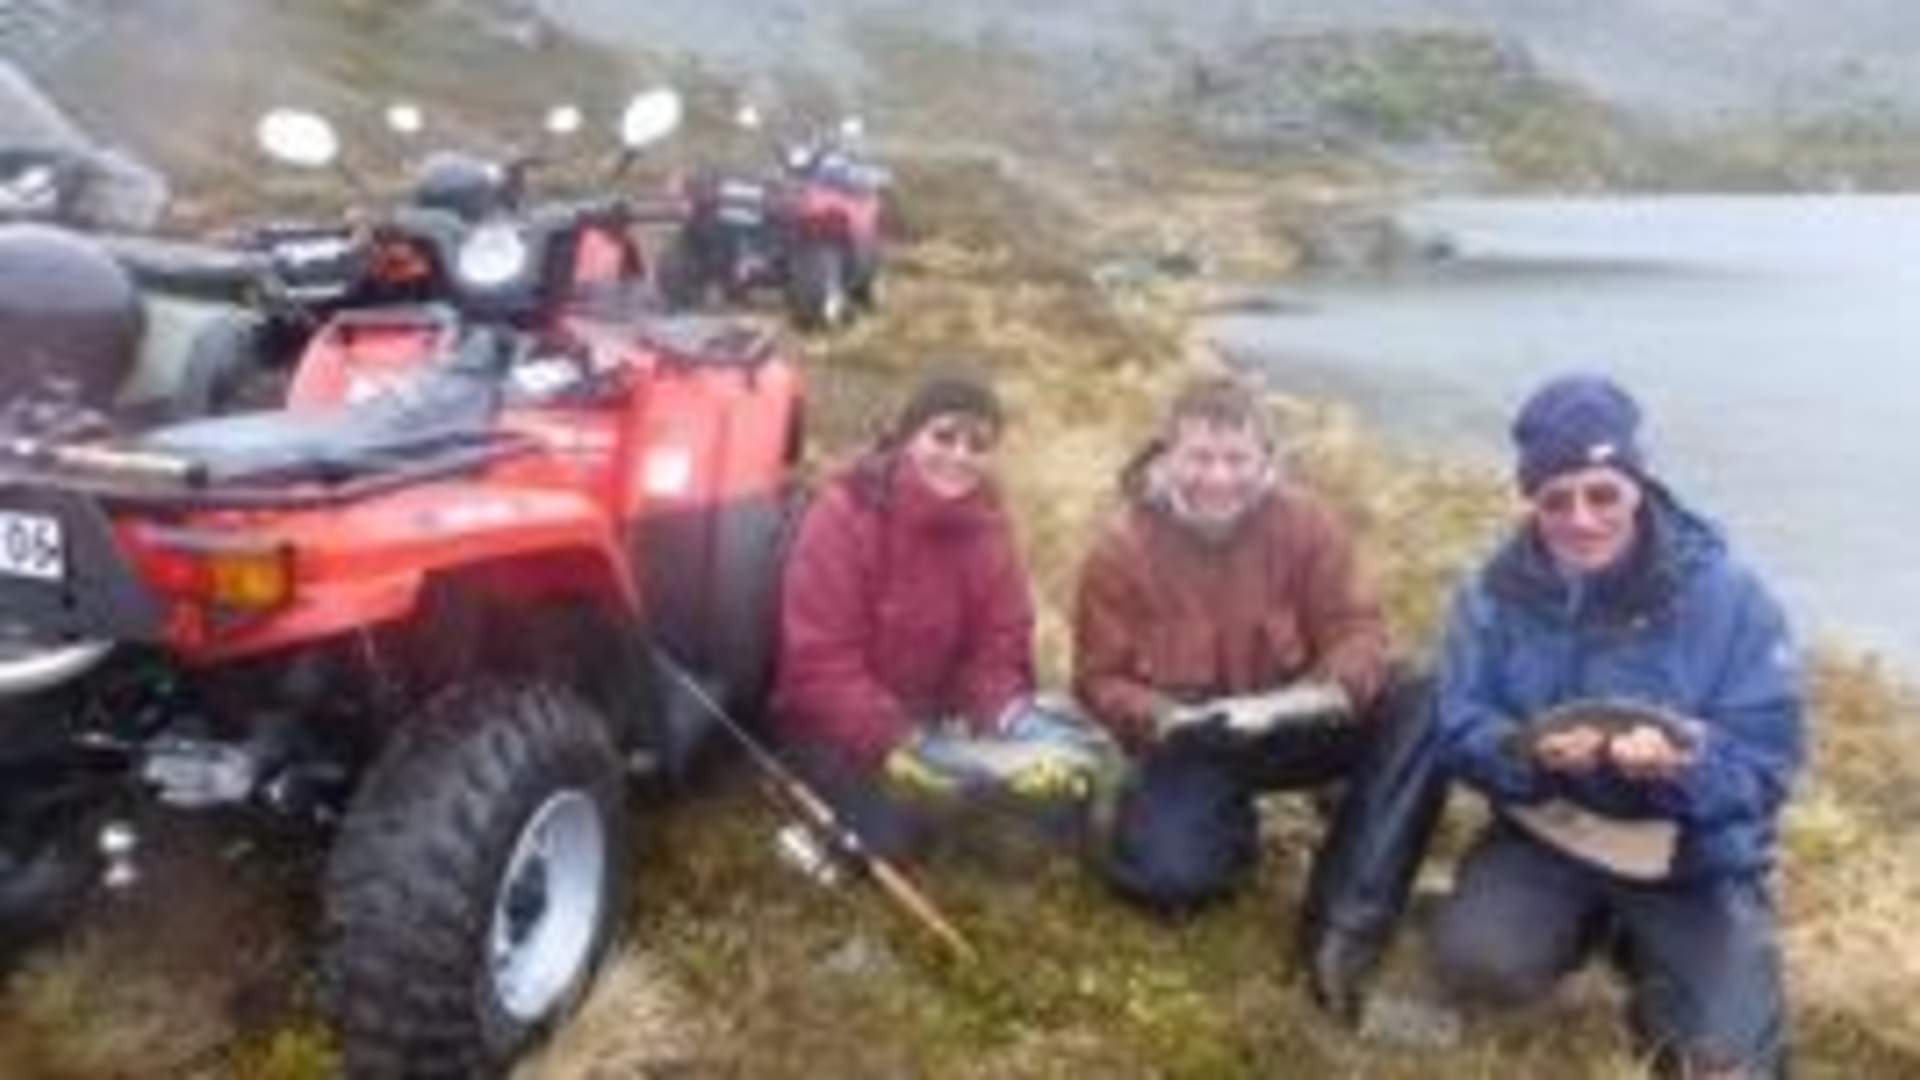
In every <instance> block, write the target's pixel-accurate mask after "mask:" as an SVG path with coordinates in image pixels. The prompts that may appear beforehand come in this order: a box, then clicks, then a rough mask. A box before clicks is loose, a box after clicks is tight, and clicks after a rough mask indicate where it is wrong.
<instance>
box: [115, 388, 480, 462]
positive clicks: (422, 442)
mask: <svg viewBox="0 0 1920 1080" xmlns="http://www.w3.org/2000/svg"><path fill="white" fill-rule="evenodd" d="M499 406H500V384H499V380H498V378H497V377H493V376H491V375H489V374H487V373H485V372H479V371H474V370H471V369H468V368H464V367H459V366H440V367H435V368H432V369H429V370H426V371H423V372H421V373H420V375H419V376H418V377H417V378H414V379H410V380H407V381H405V382H403V383H400V384H398V385H396V386H394V387H393V388H392V389H390V390H388V391H386V392H384V393H382V394H381V395H380V396H378V397H375V398H371V399H369V400H367V401H364V402H360V403H358V404H353V405H344V406H338V407H333V408H326V409H312V410H305V411H299V412H292V411H276V412H263V413H247V414H242V415H238V416H230V417H221V418H217V419H212V420H196V421H192V422H189V423H185V424H176V425H173V426H170V427H163V428H159V429H156V430H154V431H151V432H148V433H147V434H145V435H143V436H142V437H141V438H140V439H139V440H138V441H137V442H136V443H135V444H134V446H133V449H136V450H147V451H156V452H159V453H162V454H166V455H171V456H174V457H181V458H185V459H187V460H188V461H190V462H192V463H193V464H194V465H196V466H198V470H199V473H200V475H202V476H204V477H205V482H206V483H207V484H209V485H214V486H218V485H221V484H233V483H240V482H249V481H252V482H260V481H268V480H283V481H291V482H300V481H319V482H324V483H337V482H342V481H345V480H349V479H352V478H355V477H360V476H366V475H369V474H372V473H378V472H384V471H387V470H390V469H394V468H398V467H401V466H416V465H419V464H421V463H422V461H423V460H429V459H431V458H432V457H433V456H434V455H435V454H437V453H440V452H445V451H449V450H455V449H467V448H471V447H473V446H475V445H478V444H481V443H484V442H486V441H488V440H489V439H490V438H492V437H493V435H494V432H495V428H494V427H493V424H492V420H493V417H494V414H495V413H496V412H497V411H498V409H499Z"/></svg>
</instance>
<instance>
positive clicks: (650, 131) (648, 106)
mask: <svg viewBox="0 0 1920 1080" xmlns="http://www.w3.org/2000/svg"><path fill="white" fill-rule="evenodd" d="M681 110H682V106H681V102H680V95H679V93H677V92H676V91H674V90H673V89H671V88H669V87H662V88H660V89H658V90H649V91H647V92H646V93H644V94H640V95H638V96H636V97H635V98H634V99H633V100H632V101H631V102H628V103H627V111H626V113H625V114H624V115H622V116H621V117H620V142H621V143H622V144H623V145H625V146H626V148H627V149H629V150H638V149H639V148H641V147H643V146H646V145H647V144H648V143H654V142H659V141H660V140H661V139H664V138H666V137H667V136H668V135H671V134H672V133H673V131H674V129H675V128H678V127H679V126H680V116H681Z"/></svg>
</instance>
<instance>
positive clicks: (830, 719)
mask: <svg viewBox="0 0 1920 1080" xmlns="http://www.w3.org/2000/svg"><path fill="white" fill-rule="evenodd" d="M781 601H782V612H781V622H780V660H779V679H778V684H777V687H776V691H775V697H774V709H775V714H776V717H777V722H778V723H779V725H780V728H781V731H782V733H783V734H784V735H786V736H787V737H788V738H790V739H800V740H811V741H816V742H823V743H826V744H828V745H830V746H832V747H834V748H835V749H837V750H839V751H840V752H841V753H842V754H844V755H846V757H847V758H848V759H849V760H850V761H851V762H853V763H855V764H857V765H860V766H863V767H873V766H876V765H878V763H879V762H880V761H881V760H882V759H884V758H885V757H886V755H887V753H888V752H889V751H891V750H892V749H893V748H894V747H895V746H896V745H897V744H898V743H899V742H900V741H901V740H902V739H904V738H905V737H906V736H908V735H909V734H911V733H912V731H913V729H914V728H915V727H916V726H917V725H918V724H921V723H924V722H926V721H928V720H932V719H934V718H936V717H942V716H952V715H959V716H963V717H965V718H966V719H967V721H968V722H969V723H970V724H971V725H972V726H973V727H974V729H975V730H978V731H983V732H984V731H986V730H987V729H989V728H990V727H991V725H992V724H993V723H994V721H995V720H997V719H998V718H999V716H1000V714H1001V713H1002V711H1003V710H1005V709H1006V707H1007V706H1008V705H1010V704H1011V703H1012V702H1013V701H1014V700H1016V699H1017V698H1019V697H1021V696H1023V695H1025V694H1028V693H1031V692H1032V689H1033V607H1032V603H1031V602H1030V600H1029V599H1028V596H1027V581H1026V573H1025V570H1024V568H1023V567H1022V566H1021V563H1020V557H1019V553H1018V552H1017V550H1016V549H1015V547H1014V542H1013V530H1012V527H1011V525H1010V524H1009V522H1008V520H1007V518H1006V515H1005V514H1004V513H1003V512H1002V511H1001V509H1000V505H999V502H998V500H997V499H996V498H995V496H994V494H993V492H992V491H991V490H990V489H987V488H984V487H983V488H982V489H981V490H980V491H978V492H976V493H975V494H973V495H971V496H969V497H967V498H965V499H961V500H959V501H957V502H955V501H949V500H945V499H942V498H940V497H939V496H937V495H935V494H933V493H932V492H930V491H928V490H927V489H926V487H925V486H924V485H923V484H922V483H921V481H920V479H919V474H918V472H917V471H916V470H915V469H914V468H913V467H912V466H911V465H909V464H907V463H906V462H905V461H904V460H903V459H900V458H899V457H897V456H896V455H893V454H887V453H878V452H876V453H872V454H869V455H867V456H866V457H863V458H861V459H860V460H859V461H857V462H855V463H854V464H853V465H852V466H851V467H849V468H847V469H846V470H844V471H842V472H841V473H840V474H839V475H837V476H835V477H834V478H833V479H832V480H830V481H829V482H828V483H827V485H826V486H825V488H824V490H822V491H821V492H820V494H819V496H818V497H817V498H816V499H815V501H814V503H813V505H812V506H811V507H810V508H809V509H808V511H807V514H806V516H805V518H804V519H803V520H802V522H801V525H800V534H799V537H798V538H797V539H796V540H795V542H794V547H793V550H792V552H791V554H790V556H789V558H788V562H787V567H786V573H785V576H784V578H783V580H782V585H781Z"/></svg>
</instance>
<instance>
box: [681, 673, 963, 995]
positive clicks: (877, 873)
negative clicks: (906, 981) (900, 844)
mask: <svg viewBox="0 0 1920 1080" xmlns="http://www.w3.org/2000/svg"><path fill="white" fill-rule="evenodd" d="M653 651H654V654H655V659H656V661H657V662H658V663H659V665H660V668H661V670H663V671H665V672H666V673H667V674H668V675H670V676H672V677H673V680H674V681H675V682H677V683H679V684H680V686H681V687H682V688H683V689H684V690H686V691H687V693H688V694H690V695H692V697H693V699H694V701H696V702H698V703H699V705H700V707H701V708H703V709H705V710H706V711H707V713H708V714H709V715H711V716H712V717H713V718H714V719H715V720H716V721H718V722H719V724H720V726H721V727H723V728H725V729H726V730H727V732H728V734H730V735H732V736H733V738H734V741H736V742H738V743H739V744H740V745H741V747H743V748H744V749H745V750H746V752H747V757H748V758H750V759H751V760H752V761H753V763H754V764H755V765H756V766H757V767H759V769H760V771H761V772H762V773H764V774H765V775H766V777H767V779H768V780H769V781H771V782H772V784H773V786H774V788H775V790H776V791H778V792H779V794H780V795H781V796H782V797H783V798H785V799H786V801H787V802H788V803H790V804H791V805H792V806H793V807H794V809H796V810H797V811H798V812H799V813H800V815H801V816H802V817H804V818H805V819H806V820H807V824H808V825H809V826H811V827H812V828H814V829H816V830H818V831H819V832H820V833H822V834H823V835H824V836H825V837H826V839H827V841H828V842H829V843H830V844H831V845H832V846H833V848H834V849H835V850H836V851H838V852H840V853H842V854H843V855H845V856H846V857H847V858H848V860H850V861H851V862H852V863H853V864H854V865H855V866H858V867H860V868H861V869H863V870H865V871H866V872H867V873H868V874H869V875H871V876H872V877H873V879H874V880H875V881H876V882H878V883H879V884H880V888H881V890H882V891H884V892H885V893H886V894H887V895H888V896H889V897H891V898H892V899H893V901H894V902H895V903H897V904H899V905H900V906H901V907H902V908H905V909H906V911H907V914H909V915H911V916H913V918H914V921H916V922H918V923H919V924H920V925H922V926H924V927H926V928H927V929H928V930H930V931H932V932H933V935H934V936H935V937H937V938H939V939H940V941H941V943H942V944H943V945H945V946H946V947H947V949H948V950H949V951H950V952H951V953H952V954H953V955H954V956H955V957H956V958H957V959H959V960H961V961H964V962H966V963H972V962H973V961H975V960H977V959H979V953H978V952H976V951H975V950H974V947H973V945H972V943H971V942H969V941H968V940H967V939H966V936H965V935H963V934H961V933H960V931H959V930H958V929H957V928H956V927H955V926H954V925H953V923H952V922H951V921H949V920H948V919H947V917H946V916H945V915H943V914H941V912H940V909H939V907H938V906H936V905H935V904H934V902H933V900H932V899H931V898H929V897H928V896H927V894H925V893H923V892H921V891H920V889H919V887H918V886H916V885H915V884H914V883H913V881H912V880H911V879H910V878H908V877H907V875H906V873H905V872H904V871H902V870H901V869H900V868H899V867H898V866H895V865H894V864H893V862H892V861H891V860H889V859H887V858H886V857H885V856H883V855H880V854H879V853H877V852H875V851H872V850H871V849H869V848H868V847H867V845H866V843H865V842H864V841H863V840H861V838H860V834H859V833H858V832H856V831H854V830H853V829H852V828H850V827H848V826H847V825H846V823H844V822H842V821H841V820H840V815H839V814H837V813H835V812H834V809H833V807H832V805H830V804H829V803H828V802H827V801H826V800H825V799H823V798H821V797H820V795H819V793H818V792H816V791H814V790H813V788H812V787H811V786H809V785H808V784H807V782H806V781H804V780H802V779H801V778H800V777H799V776H798V775H796V774H795V773H794V771H793V770H792V769H791V768H789V767H788V766H787V764H786V762H784V761H781V760H780V758H779V757H777V756H775V755H774V753H773V751H771V750H769V749H767V747H766V746H765V745H764V744H763V743H761V741H760V740H759V739H758V738H756V737H755V736H754V734H753V733H752V732H751V731H749V730H747V727H746V725H744V724H742V723H741V722H740V721H738V720H736V719H734V718H733V716H732V715H731V714H729V713H728V712H727V710H726V709H725V708H723V707H722V706H721V705H720V703H719V702H717V701H715V700H714V699H713V695H711V694H709V693H708V692H707V689H706V687H704V686H701V685H700V681H699V680H698V679H696V678H694V677H693V675H692V674H691V673H689V672H688V671H687V670H686V669H685V668H684V667H682V666H680V664H679V662H678V661H676V660H674V659H673V658H672V657H670V656H668V655H667V654H666V653H665V652H664V651H663V650H661V649H658V648H656V649H654V650H653Z"/></svg>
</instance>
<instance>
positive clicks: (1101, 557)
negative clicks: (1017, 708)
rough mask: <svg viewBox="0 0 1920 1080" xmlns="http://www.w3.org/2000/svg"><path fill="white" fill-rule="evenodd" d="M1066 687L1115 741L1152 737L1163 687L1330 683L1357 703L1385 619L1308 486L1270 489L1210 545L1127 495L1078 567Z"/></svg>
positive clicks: (1381, 660) (1365, 699)
mask: <svg viewBox="0 0 1920 1080" xmlns="http://www.w3.org/2000/svg"><path fill="white" fill-rule="evenodd" d="M1073 623H1074V625H1073V637H1074V672H1073V686H1074V693H1075V694H1076V696H1078V697H1079V699H1080V700H1081V701H1082V702H1083V703H1084V704H1085V705H1086V706H1087V708H1089V709H1090V710H1092V712H1093V713H1094V715H1095V716H1097V717H1098V718H1099V719H1100V720H1101V722H1102V723H1104V724H1106V725H1107V726H1108V727H1109V728H1110V729H1112V730H1113V732H1114V734H1115V735H1117V736H1118V737H1119V738H1120V739H1121V740H1122V741H1123V742H1125V743H1127V744H1128V745H1129V746H1131V747H1134V748H1140V747H1142V746H1144V745H1146V743H1147V742H1148V741H1150V739H1151V724H1152V719H1151V718H1152V712H1153V708H1154V706H1155V704H1156V703H1157V702H1159V701H1160V700H1162V699H1163V698H1168V697H1172V698H1181V699H1192V698H1195V697H1205V696H1214V695H1220V694H1239V693H1250V692H1254V691H1261V690H1270V689H1274V688H1276V687H1278V686H1280V685H1282V684H1285V683H1288V682H1291V681H1293V680H1295V679H1300V678H1306V677H1312V678H1331V679H1335V680H1338V681H1339V682H1340V683H1341V684H1342V685H1343V686H1344V687H1345V688H1346V690H1347V692H1348V694H1349V695H1351V697H1352V698H1353V700H1354V702H1355V705H1356V708H1357V709H1359V710H1361V711H1362V712H1363V713H1364V711H1365V710H1366V708H1367V707H1368V706H1369V705H1371V703H1372V701H1373V698H1374V696H1375V695H1376V694H1377V693H1378V692H1379V689H1380V685H1381V682H1382V680H1383V678H1384V672H1385V666H1386V652H1387V640H1386V630H1385V626H1384V624H1383V622H1382V619H1381V614H1380V605H1379V602H1378V600H1377V599H1376V598H1375V596H1374V594H1373V591H1372V590H1371V589H1370V588H1369V587H1368V586H1367V585H1366V584H1365V583H1363V582H1362V581H1361V580H1360V578H1359V576H1358V575H1357V574H1356V572H1355V568H1354V559H1353V545H1352V542H1351V541H1350V540H1349V538H1348V537H1347V535H1346V532H1345V531H1344V530H1343V529H1342V528H1341V527H1340V525H1339V523H1338V522H1337V521H1335V519H1334V517H1333V515H1332V513H1331V512H1330V511H1329V510H1328V509H1327V508H1326V507H1325V506H1324V505H1322V504H1321V503H1320V502H1319V501H1318V500H1317V499H1315V498H1314V497H1313V496H1311V495H1309V494H1307V493H1305V492H1302V491H1297V490H1289V489H1281V490H1278V491H1276V492H1274V493H1273V494H1271V495H1269V496H1267V498H1266V499H1265V501H1264V502H1263V503H1262V504H1261V505H1260V506H1258V507H1256V508H1255V509H1254V510H1253V511H1251V516H1250V517H1249V519H1248V520H1246V521H1244V522H1242V523H1241V525H1240V527H1239V528H1238V529H1237V530H1236V531H1235V533H1234V534H1233V535H1232V536H1231V537H1229V538H1227V539H1225V540H1223V541H1220V542H1217V543H1209V542H1208V541H1206V540H1203V539H1201V538H1200V537H1197V536H1195V535H1193V534H1192V533H1191V532H1190V531H1188V530H1187V529H1185V528H1183V527H1182V526H1180V525H1179V524H1177V523H1175V522H1174V521H1173V520H1171V519H1170V518H1169V517H1168V516H1167V515H1166V514H1165V513H1164V512H1163V511H1161V510H1159V509H1157V508H1155V507H1154V506H1152V505H1150V504H1148V503H1146V502H1145V501H1144V500H1140V499H1136V500H1135V501H1134V502H1133V503H1132V504H1131V505H1129V506H1128V507H1126V508H1125V509H1123V510H1122V511H1120V512H1119V513H1118V514H1116V515H1115V516H1114V518H1113V520H1112V521H1110V522H1109V523H1108V525H1107V527H1106V528H1105V529H1104V530H1103V531H1102V533H1101V535H1100V537H1099V539H1098V541H1097V542H1096V543H1095V545H1094V548H1093V550H1092V552H1090V553H1089V554H1088V556H1087V560H1086V563H1085V564H1084V565H1083V566H1082V568H1081V571H1080V582H1079V594H1078V596H1077V598H1076V602H1075V606H1074V620H1073Z"/></svg>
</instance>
